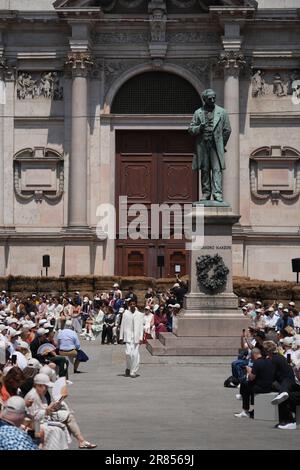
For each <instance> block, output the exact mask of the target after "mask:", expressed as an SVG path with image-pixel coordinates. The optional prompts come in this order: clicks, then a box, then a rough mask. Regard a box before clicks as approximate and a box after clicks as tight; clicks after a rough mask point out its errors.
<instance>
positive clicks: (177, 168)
mask: <svg viewBox="0 0 300 470" xmlns="http://www.w3.org/2000/svg"><path fill="white" fill-rule="evenodd" d="M200 105H201V99H200V96H199V94H198V92H197V91H196V90H195V88H194V87H193V86H192V85H191V84H190V83H189V82H188V81H186V80H185V79H183V78H182V77H180V76H178V75H175V74H172V73H169V72H153V71H151V72H144V73H141V74H139V75H136V76H134V77H132V78H130V79H129V80H128V81H127V82H125V83H124V84H123V85H122V86H121V87H120V89H119V91H118V93H117V94H116V96H115V98H114V100H113V103H112V106H111V113H112V114H114V115H118V116H119V115H135V116H137V117H138V116H139V115H140V116H141V118H140V119H141V122H142V121H143V120H144V119H146V116H148V119H149V116H151V122H152V126H151V127H152V128H153V122H155V119H156V118H158V117H159V116H167V115H168V116H172V119H173V120H174V119H175V121H176V116H178V117H179V116H180V117H181V119H182V117H183V116H186V126H184V130H179V129H177V130H173V129H172V128H170V129H161V128H160V127H159V126H158V128H157V129H155V130H146V129H144V130H138V129H130V130H118V131H116V192H115V194H116V207H117V213H118V215H119V213H120V211H121V210H122V213H123V216H124V213H126V212H125V211H126V210H127V209H128V208H129V207H130V206H131V207H132V204H143V205H144V206H145V207H146V208H147V213H148V220H147V222H148V227H146V229H145V230H148V231H147V235H146V236H145V230H144V232H143V228H141V232H143V236H142V237H141V238H138V239H135V240H132V239H131V238H130V237H127V238H122V237H124V230H122V229H124V223H125V219H124V217H123V221H124V222H122V223H121V225H122V224H123V227H121V225H120V224H119V220H118V223H117V240H116V254H115V273H116V274H117V275H123V276H152V277H159V276H160V275H162V276H164V277H173V276H174V275H175V274H176V273H178V274H180V275H184V274H186V273H187V272H188V253H187V252H186V251H185V240H184V238H182V239H181V240H179V239H177V238H176V237H174V236H173V234H174V220H173V218H172V215H171V219H170V220H171V222H170V237H169V238H166V237H165V236H164V234H163V226H162V219H160V226H159V237H158V238H156V239H153V238H151V209H152V207H153V206H152V205H153V204H156V205H157V204H158V205H161V204H167V205H169V206H171V205H173V204H178V205H179V206H180V207H182V213H183V205H184V204H188V203H191V202H193V201H195V200H197V199H198V175H197V173H196V172H193V171H192V159H193V153H194V140H193V138H192V137H191V136H190V135H189V134H188V132H187V130H186V127H187V125H188V122H189V121H190V118H191V115H192V114H193V112H194V111H195V109H197V108H198V107H199V106H200ZM120 196H123V197H124V196H126V197H127V206H126V207H125V206H124V205H123V206H121V205H120ZM171 214H172V213H171ZM118 219H119V217H118ZM132 219H134V217H131V218H129V217H127V218H126V221H127V223H130V221H131V220H132ZM122 232H123V234H122ZM159 265H162V266H159Z"/></svg>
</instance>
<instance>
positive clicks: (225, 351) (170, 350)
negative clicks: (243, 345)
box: [146, 338, 237, 356]
mask: <svg viewBox="0 0 300 470" xmlns="http://www.w3.org/2000/svg"><path fill="white" fill-rule="evenodd" d="M210 339H211V338H210ZM225 339H226V338H225ZM146 347H147V350H148V351H149V352H150V353H151V354H152V355H153V356H236V355H237V348H236V347H235V346H233V347H232V346H231V347H228V346H226V345H225V346H224V345H222V344H219V345H218V346H216V345H215V344H213V343H212V344H211V345H208V344H207V345H201V344H200V343H199V344H198V345H197V344H194V345H190V344H188V343H186V344H184V343H181V342H180V341H179V342H178V343H174V344H173V345H172V346H165V345H163V344H162V343H161V342H160V341H159V340H158V339H152V340H149V341H148V342H147V346H146Z"/></svg>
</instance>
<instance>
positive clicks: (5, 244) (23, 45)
mask: <svg viewBox="0 0 300 470" xmlns="http://www.w3.org/2000/svg"><path fill="white" fill-rule="evenodd" d="M283 4H284V5H283ZM297 4H299V2H298V0H285V1H284V2H283V1H281V0H257V1H255V0H149V1H147V0H56V1H54V0H39V1H38V2H36V1H34V0H10V1H8V0H0V31H1V35H0V43H1V44H0V55H1V60H0V68H1V77H0V78H1V79H0V135H1V139H0V275H1V276H5V275H10V274H12V275H30V276H37V275H40V274H41V270H42V269H43V267H42V259H43V255H45V254H47V255H49V256H50V267H49V271H48V273H49V275H52V276H64V275H113V274H116V275H124V276H131V275H137V276H153V277H159V276H160V275H162V276H165V277H168V276H170V277H173V276H174V275H175V273H180V274H181V275H183V274H185V273H186V272H187V271H188V268H187V266H188V258H189V253H188V252H187V251H186V250H185V240H184V239H182V240H180V239H178V238H176V237H175V236H174V233H173V232H174V226H175V225H174V224H175V222H174V221H172V222H171V235H170V238H168V237H167V236H165V235H164V234H163V228H162V227H161V228H160V229H159V236H157V237H156V238H155V237H154V238H151V236H148V235H149V233H148V232H150V229H149V230H148V229H147V228H146V229H145V230H143V227H141V237H136V238H135V239H132V238H130V237H129V236H128V234H127V231H126V225H127V223H128V221H129V222H130V221H132V220H133V219H134V217H133V214H130V213H128V214H127V215H128V217H127V215H126V211H128V210H129V208H130V205H132V204H142V205H143V207H146V211H147V213H149V220H150V211H151V207H152V205H153V204H156V205H157V204H168V205H172V204H179V207H183V205H184V204H191V203H192V202H193V201H196V200H199V199H200V197H201V188H200V184H199V174H198V173H197V172H195V171H193V170H192V158H193V153H194V151H195V142H194V140H193V139H192V137H191V136H190V135H189V134H188V132H187V128H188V125H189V123H190V121H191V118H192V115H193V112H194V111H195V110H196V109H197V108H198V107H200V106H201V93H202V92H203V91H204V90H205V89H207V88H212V89H214V90H215V91H216V94H217V104H219V105H220V106H224V107H225V108H226V109H227V111H228V113H229V118H230V122H231V127H232V134H231V137H230V139H229V142H228V145H227V152H226V155H225V159H226V170H225V172H224V174H223V188H224V189H223V191H224V199H225V200H226V201H227V202H229V203H230V205H231V206H232V210H233V212H234V213H235V214H239V215H240V216H241V217H240V220H239V223H238V224H236V225H235V226H234V232H233V265H234V274H235V275H238V276H248V277H251V278H256V279H265V280H273V279H278V280H294V278H295V274H293V273H292V267H291V259H292V258H297V257H299V258H300V249H299V247H300V243H299V242H300V132H299V123H300V46H299V44H300V28H299V24H300V8H299V5H298V7H297ZM125 198H126V199H125ZM106 207H115V209H116V225H115V229H116V237H115V239H114V237H112V236H110V230H109V227H108V225H107V223H101V220H102V222H103V220H106V221H107V219H106V218H105V217H104V219H103V216H105V208H106ZM124 211H125V215H126V217H125V219H126V220H125V219H124V217H123V218H122V217H120V214H121V213H122V214H124ZM145 232H146V235H145ZM124 233H125V236H124Z"/></svg>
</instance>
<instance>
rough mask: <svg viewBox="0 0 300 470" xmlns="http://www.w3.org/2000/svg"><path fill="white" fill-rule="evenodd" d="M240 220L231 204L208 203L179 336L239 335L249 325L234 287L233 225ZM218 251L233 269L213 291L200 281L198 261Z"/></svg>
mask: <svg viewBox="0 0 300 470" xmlns="http://www.w3.org/2000/svg"><path fill="white" fill-rule="evenodd" d="M193 217H194V215H193ZM238 220H239V216H237V215H234V214H233V213H232V211H231V208H230V207H205V209H204V245H203V246H202V248H200V249H197V250H193V251H191V256H190V257H191V267H190V292H189V293H188V294H187V295H186V296H185V299H184V309H183V311H182V312H181V315H180V318H179V319H178V330H177V336H178V337H186V336H194V337H214V338H215V337H219V338H220V337H224V338H228V337H233V338H234V337H235V338H237V339H239V337H240V335H241V331H242V329H243V328H244V327H247V326H248V323H249V321H248V320H246V319H245V318H244V317H243V316H242V314H241V311H240V310H239V309H238V298H237V297H236V295H235V294H234V293H233V287H232V226H233V224H235V223H236V222H238ZM216 254H218V255H219V256H221V257H222V259H223V262H224V264H225V266H226V267H227V268H228V270H229V272H228V275H227V280H226V284H225V285H224V286H223V287H222V288H220V289H219V290H217V291H209V290H207V289H206V288H205V287H204V286H203V285H201V284H199V283H198V280H197V267H196V262H197V260H198V258H199V257H201V256H203V255H210V256H215V255H216ZM210 274H211V272H209V273H208V275H209V276H210ZM226 342H227V341H226ZM235 342H236V341H235ZM238 346H239V345H238V342H237V347H238Z"/></svg>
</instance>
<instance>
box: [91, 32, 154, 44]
mask: <svg viewBox="0 0 300 470" xmlns="http://www.w3.org/2000/svg"><path fill="white" fill-rule="evenodd" d="M149 40H150V33H149V32H148V31H136V32H129V31H119V32H115V31H112V32H111V33H108V32H107V33H96V34H94V35H93V41H94V43H95V44H139V43H144V42H148V41H149Z"/></svg>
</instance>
